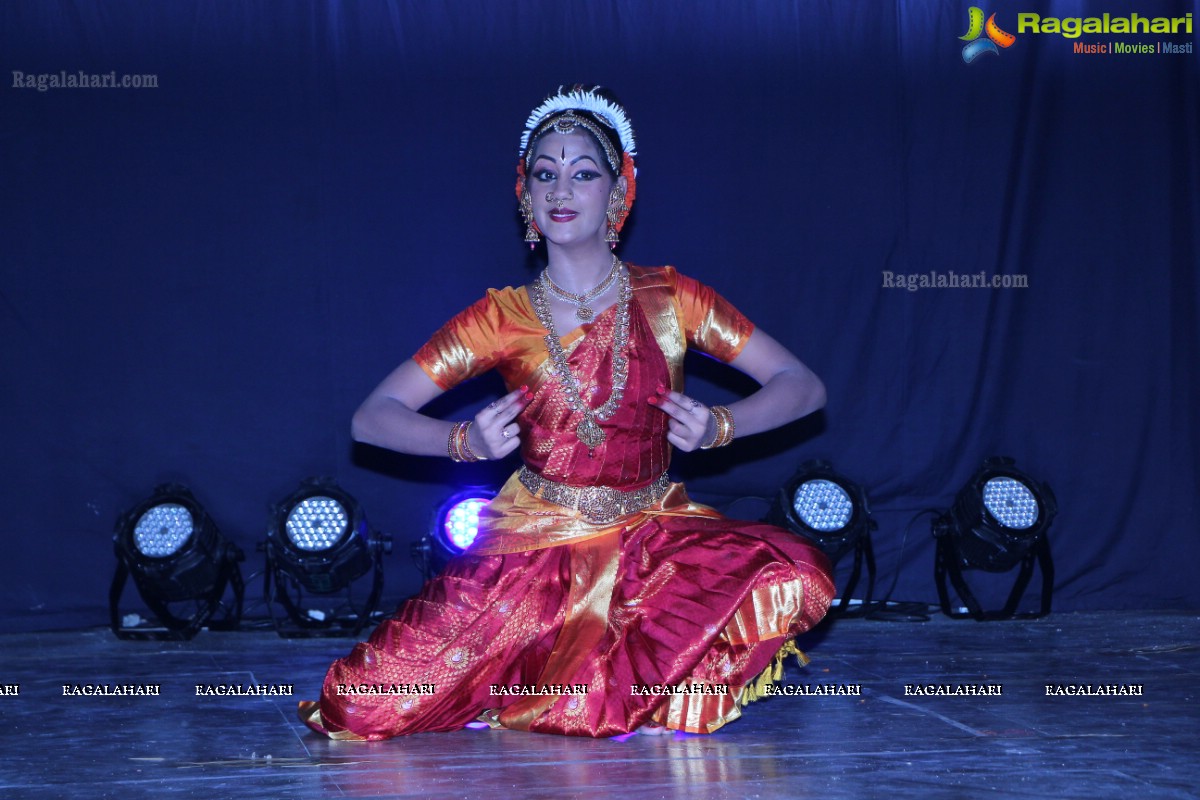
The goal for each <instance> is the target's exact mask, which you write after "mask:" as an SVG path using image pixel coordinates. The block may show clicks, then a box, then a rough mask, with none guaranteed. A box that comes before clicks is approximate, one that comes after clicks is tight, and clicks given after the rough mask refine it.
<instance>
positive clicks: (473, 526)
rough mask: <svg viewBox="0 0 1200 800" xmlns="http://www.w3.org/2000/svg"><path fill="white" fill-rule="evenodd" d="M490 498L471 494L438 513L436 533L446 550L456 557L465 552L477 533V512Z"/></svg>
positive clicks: (449, 504)
mask: <svg viewBox="0 0 1200 800" xmlns="http://www.w3.org/2000/svg"><path fill="white" fill-rule="evenodd" d="M491 499H492V498H491V497H480V496H477V495H476V494H474V493H472V494H471V495H468V496H466V497H462V498H461V499H456V500H454V501H453V502H451V503H448V504H447V506H446V507H445V510H444V511H443V512H442V513H440V514H439V515H438V516H439V519H440V521H441V524H440V525H438V533H439V534H440V535H441V536H440V538H441V542H442V544H443V545H445V547H446V549H447V550H448V551H450V552H451V553H453V554H454V555H458V554H459V553H462V552H465V551H466V550H467V549H468V548H469V547H470V546H471V543H472V542H474V541H475V536H476V534H478V533H479V510H480V509H481V508H483V507H484V506H486V505H487V504H488V503H489V502H490V501H491Z"/></svg>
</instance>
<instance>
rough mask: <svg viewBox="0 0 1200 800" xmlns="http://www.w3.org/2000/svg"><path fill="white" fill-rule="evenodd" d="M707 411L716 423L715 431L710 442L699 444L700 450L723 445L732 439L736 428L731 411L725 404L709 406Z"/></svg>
mask: <svg viewBox="0 0 1200 800" xmlns="http://www.w3.org/2000/svg"><path fill="white" fill-rule="evenodd" d="M708 413H710V414H712V416H713V421H714V422H716V423H717V433H716V435H715V436H713V440H712V441H711V442H709V443H708V444H702V445H700V449H701V450H712V449H713V448H715V447H724V446H725V445H727V444H729V443H730V442H732V441H733V435H734V433H735V432H736V429H737V426H736V425H734V423H733V412H732V411H730V410H729V409H728V408H726V407H725V406H710V407H709V409H708Z"/></svg>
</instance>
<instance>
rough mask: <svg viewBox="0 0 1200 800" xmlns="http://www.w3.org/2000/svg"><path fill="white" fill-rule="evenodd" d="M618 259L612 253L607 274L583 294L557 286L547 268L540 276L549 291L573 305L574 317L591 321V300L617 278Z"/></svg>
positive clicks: (592, 314) (605, 290)
mask: <svg viewBox="0 0 1200 800" xmlns="http://www.w3.org/2000/svg"><path fill="white" fill-rule="evenodd" d="M620 263H621V261H620V259H618V258H617V256H616V254H614V255H613V262H612V269H610V270H609V271H608V275H607V276H606V277H605V278H604V280H602V281H600V282H599V283H598V284H596V285H595V286H593V287H592V288H591V289H588V290H587V291H586V292H584V293H583V294H575V293H574V292H568V291H567V290H566V289H564V288H562V287H561V286H559V285H558V284H557V283H555V282H554V280H553V279H552V278H551V277H550V272H549V270H543V272H542V276H543V277H544V278H545V279H546V286H547V288H549V289H550V293H551V294H553V295H554V296H555V297H557V298H559V299H560V300H566V301H567V302H568V303H571V304H572V305H574V306H575V318H576V319H578V320H579V321H580V322H591V321H592V320H593V319H595V317H596V312H595V311H594V310H593V309H592V306H591V302H592V301H593V300H595V299H596V298H597V297H599V296H600V295H602V294H604V293H605V292H607V291H608V287H610V286H612V285H613V281H615V280H616V279H617V265H618V264H620Z"/></svg>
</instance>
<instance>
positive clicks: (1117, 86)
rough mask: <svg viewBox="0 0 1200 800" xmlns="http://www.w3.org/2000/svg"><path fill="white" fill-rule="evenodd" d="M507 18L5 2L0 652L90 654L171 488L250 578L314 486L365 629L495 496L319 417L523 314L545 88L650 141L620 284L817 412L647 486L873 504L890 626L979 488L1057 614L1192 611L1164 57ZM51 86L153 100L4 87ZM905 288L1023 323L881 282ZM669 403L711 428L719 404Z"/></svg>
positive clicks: (484, 10) (1191, 300) (1193, 452)
mask: <svg viewBox="0 0 1200 800" xmlns="http://www.w3.org/2000/svg"><path fill="white" fill-rule="evenodd" d="M508 6H509V4H504V3H488V2H482V1H479V2H452V3H444V4H441V3H430V2H408V1H402V0H396V2H389V3H384V2H362V3H340V2H327V3H321V2H310V3H290V4H279V3H276V2H270V1H269V0H247V1H246V2H238V3H211V2H201V1H200V0H184V1H181V2H174V3H158V2H148V1H147V2H103V3H101V2H77V3H68V2H44V1H41V0H39V1H38V2H32V1H30V0H10V1H9V2H6V3H4V4H2V5H0V53H2V54H3V55H2V56H0V63H2V66H3V68H4V70H5V73H4V76H3V77H4V88H3V89H0V141H2V142H3V146H2V162H0V165H2V166H0V168H2V169H3V176H2V178H0V185H2V186H3V199H2V203H3V205H2V207H0V219H2V220H3V223H2V224H3V230H4V233H3V237H2V245H0V247H2V251H0V256H2V259H3V261H2V269H3V280H2V282H0V353H2V356H3V372H2V380H3V385H2V387H0V389H2V394H0V403H2V412H3V422H2V423H0V424H2V426H3V427H2V429H0V437H2V445H0V449H2V455H0V491H2V492H3V500H4V503H3V515H2V516H0V520H2V521H0V532H2V533H3V536H4V543H5V551H6V557H5V558H4V559H3V560H2V561H0V615H3V619H4V622H3V625H4V627H6V628H14V627H24V628H38V627H41V628H49V627H57V626H63V625H88V624H103V622H104V621H105V610H104V609H105V597H106V590H107V585H108V581H109V579H110V576H111V570H112V567H113V564H114V560H113V556H112V552H111V533H112V526H113V522H114V520H115V519H116V518H117V516H118V515H119V514H120V512H121V511H123V510H124V509H126V508H127V507H128V506H130V505H131V504H133V503H135V502H137V501H138V500H140V499H141V498H142V497H144V496H145V495H146V494H147V493H148V492H149V491H150V489H151V488H152V487H153V486H154V485H155V484H156V483H158V482H161V481H164V480H167V479H179V480H184V481H186V482H187V483H188V484H190V485H191V486H192V487H193V489H194V490H195V491H196V493H197V494H198V495H199V497H200V498H201V500H202V501H203V502H204V503H205V504H206V505H207V506H208V508H209V509H210V510H211V511H212V513H213V514H214V515H215V517H216V518H217V520H218V521H219V522H220V523H221V525H222V527H223V528H224V529H225V531H226V532H227V533H228V534H229V535H231V536H232V537H233V538H234V539H235V540H237V541H238V542H239V543H240V544H241V545H243V546H244V547H245V548H246V549H247V550H249V551H253V546H254V544H255V543H256V542H257V541H258V540H260V539H261V538H262V536H263V534H264V531H265V527H266V521H267V515H266V508H267V505H268V504H269V503H271V502H273V501H276V500H278V499H280V498H281V497H282V496H283V495H285V494H286V493H288V492H289V491H290V490H291V489H292V488H294V487H295V485H296V483H297V482H298V480H299V479H300V478H302V477H304V476H306V475H310V474H328V475H332V476H334V477H336V478H337V479H338V480H339V481H341V482H342V484H343V485H344V486H345V487H346V488H347V489H349V490H350V491H351V492H353V493H355V494H357V495H358V496H359V498H360V499H361V500H362V501H363V503H364V505H365V506H366V508H367V513H368V514H369V516H370V517H371V519H372V521H373V522H374V523H375V524H376V525H377V526H378V527H381V528H383V529H385V530H386V531H387V532H389V533H391V534H393V535H394V536H395V537H396V538H397V540H398V542H399V543H400V545H401V546H400V547H398V550H400V551H401V553H400V554H397V555H394V556H392V557H391V559H390V560H389V564H388V587H387V592H386V595H387V598H388V602H389V603H394V602H395V601H396V600H398V599H399V598H402V597H404V596H406V595H408V594H410V593H411V592H412V591H414V590H415V588H416V586H417V583H418V576H417V573H416V571H415V570H414V569H413V568H412V566H411V565H410V564H409V562H408V559H407V557H406V556H405V555H403V551H404V550H405V549H406V547H405V545H406V543H407V542H408V541H410V540H412V539H415V538H417V537H419V536H420V535H421V534H422V533H423V532H424V531H425V529H426V528H427V526H428V524H429V521H430V517H431V514H432V510H433V508H434V506H436V505H437V503H438V502H439V501H440V500H442V499H443V498H444V497H445V496H446V495H447V494H449V493H450V491H451V490H452V488H453V487H454V486H456V485H458V484H460V483H463V482H471V481H486V480H495V479H498V478H499V477H502V476H503V474H504V473H505V472H507V471H508V470H510V469H511V468H512V465H511V464H505V465H503V466H500V467H497V465H483V466H482V467H475V466H471V467H468V466H463V467H455V466H452V465H451V464H450V463H449V462H448V460H440V461H439V460H433V459H417V458H406V457H399V456H392V455H389V454H384V453H381V452H378V451H370V450H363V449H355V448H354V447H352V445H351V442H350V440H349V419H350V415H351V414H352V412H353V411H354V409H355V407H356V406H357V404H358V402H359V401H360V400H361V398H363V397H364V396H365V395H366V393H367V392H368V391H369V390H370V389H371V388H372V386H373V385H374V384H375V383H376V382H377V381H378V380H379V379H380V378H381V377H382V376H383V375H384V374H385V373H386V372H387V371H388V370H390V369H391V368H392V367H393V366H394V365H395V364H397V363H399V362H400V361H401V360H403V359H404V358H406V357H408V356H409V355H410V354H411V353H412V352H413V351H414V350H415V349H416V347H417V346H419V345H420V344H421V343H422V342H423V341H424V340H425V338H426V337H427V336H428V334H429V333H430V332H431V331H432V330H434V329H435V328H436V327H437V326H438V325H439V324H440V323H441V322H442V321H443V320H444V319H446V318H447V317H449V316H450V315H451V314H452V313H453V312H455V311H456V310H458V309H459V308H461V307H463V306H464V305H466V304H467V303H469V302H471V301H472V300H474V299H475V298H477V297H478V296H479V295H480V294H481V293H482V291H483V289H484V288H485V287H487V286H501V285H505V284H517V283H521V282H524V281H525V280H527V279H528V277H529V275H530V274H531V272H530V269H531V266H532V264H531V262H530V260H529V259H528V257H527V251H526V250H525V249H524V247H523V244H522V242H521V240H520V234H521V230H522V228H521V226H520V224H519V222H518V219H517V215H516V209H515V201H514V198H513V195H512V184H513V179H514V166H515V161H516V148H517V142H518V138H519V134H520V129H521V124H522V123H523V122H524V119H525V116H526V114H527V113H528V110H529V109H530V108H531V107H532V106H533V105H534V104H536V103H537V102H538V101H540V99H541V98H542V96H543V95H544V94H545V93H546V92H547V91H550V90H552V89H553V88H555V87H556V86H557V85H558V84H559V83H562V82H564V81H566V82H572V81H577V80H582V81H589V82H599V83H604V84H607V85H609V86H611V87H613V88H614V89H615V90H616V91H617V93H618V94H619V95H620V96H621V97H622V98H623V99H624V101H625V102H626V104H627V106H628V108H629V109H630V111H631V113H632V115H633V119H634V123H635V125H636V127H637V129H638V133H639V135H640V144H641V147H640V149H641V152H642V157H641V158H640V160H639V166H640V173H639V187H638V202H637V206H636V208H635V210H634V213H633V219H632V222H631V226H630V228H629V230H628V235H627V236H626V241H625V243H624V244H623V245H622V249H621V254H622V255H623V256H624V257H625V258H626V259H628V260H630V261H633V262H635V263H642V264H662V263H672V264H675V265H676V266H678V267H679V268H680V269H681V270H683V271H685V272H687V273H690V274H692V275H694V276H696V277H698V278H700V279H702V280H704V281H706V282H708V283H711V284H713V285H715V286H716V287H718V288H719V289H720V290H721V291H722V292H724V293H725V294H726V295H727V296H728V297H729V298H730V299H732V300H733V301H734V302H735V303H736V304H737V305H738V306H739V307H740V308H742V310H744V311H745V312H746V313H747V314H748V315H749V316H750V317H751V318H752V319H754V320H755V321H756V322H757V323H758V324H759V325H761V326H762V327H763V328H764V329H765V330H768V331H770V332H771V333H772V334H773V335H774V336H776V337H777V338H779V339H781V340H782V341H784V342H785V343H786V344H788V345H789V346H791V347H792V348H793V349H794V350H795V351H796V352H797V353H798V354H799V355H800V356H801V357H802V358H803V359H805V360H806V361H807V362H808V363H809V364H810V365H811V366H812V367H813V368H814V369H815V370H816V371H817V373H818V374H820V375H821V376H822V377H823V378H824V379H825V381H826V383H827V385H828V390H829V398H830V399H829V405H828V408H827V409H826V411H825V412H823V414H821V415H819V416H818V417H816V418H814V419H810V420H807V421H804V422H802V423H799V424H796V425H794V426H791V427H789V428H787V429H785V430H784V431H782V432H781V433H779V434H776V435H771V436H769V437H758V438H757V439H747V440H744V441H740V442H737V443H735V445H734V446H732V447H731V448H728V449H727V450H725V451H721V452H719V453H701V454H696V455H685V456H680V457H678V458H677V459H676V463H675V473H676V474H677V475H678V476H682V477H684V478H686V479H687V480H688V482H689V486H690V487H691V488H692V489H693V491H694V494H696V495H698V496H699V497H701V498H702V499H706V500H709V501H711V502H714V503H717V504H726V503H730V502H734V501H737V499H738V498H743V497H753V496H769V495H771V494H772V493H773V492H774V491H775V490H776V488H777V487H778V486H779V484H780V483H781V482H782V481H783V480H785V479H786V478H787V477H789V475H790V474H791V473H792V471H793V470H794V469H795V467H796V465H797V464H798V463H799V462H800V461H802V460H804V459H806V458H810V457H813V456H825V457H829V458H832V459H833V461H834V462H835V464H836V466H837V467H838V468H839V469H840V470H841V471H843V472H845V473H846V474H848V475H850V476H851V477H854V478H856V479H858V480H859V481H861V482H862V483H864V484H865V485H866V487H867V488H868V491H869V492H870V495H871V499H872V503H873V506H874V510H875V512H876V516H877V519H878V520H879V523H880V529H879V532H878V534H877V549H878V551H879V560H880V566H881V570H882V573H883V577H884V578H885V579H887V580H890V578H891V576H892V575H893V574H894V573H895V572H896V571H897V570H898V571H899V582H898V586H897V589H896V592H895V596H896V597H897V598H902V599H919V600H932V599H933V598H934V590H933V581H932V550H933V547H932V541H931V539H930V537H929V532H928V527H927V525H924V524H919V525H917V526H915V527H914V528H913V531H912V533H911V534H910V536H909V538H908V541H907V543H906V546H905V547H904V548H903V550H901V539H902V534H903V530H904V527H905V524H906V523H907V522H908V520H909V519H910V517H911V516H912V514H913V513H914V512H915V511H917V510H919V509H922V508H926V507H929V506H945V505H947V504H948V503H949V502H950V500H951V499H952V497H953V495H954V493H955V492H956V491H957V490H958V488H959V487H960V486H961V485H962V484H963V482H964V481H966V480H967V478H968V477H969V476H970V475H971V473H972V472H973V471H974V470H975V468H976V467H977V466H978V464H979V463H980V461H981V459H982V458H984V457H985V456H988V455H991V454H995V453H1004V454H1008V455H1011V456H1013V457H1015V458H1016V459H1017V462H1018V465H1019V466H1022V467H1024V468H1026V469H1027V470H1029V471H1030V472H1032V473H1034V474H1035V475H1037V476H1039V477H1042V478H1044V479H1045V480H1046V481H1048V482H1049V483H1050V484H1051V485H1052V486H1053V488H1054V490H1055V491H1056V493H1057V495H1058V498H1059V502H1060V506H1061V513H1060V516H1059V519H1058V521H1057V523H1056V525H1055V527H1054V529H1053V531H1052V540H1053V549H1054V553H1055V556H1056V560H1057V565H1058V579H1057V595H1056V607H1057V608H1060V609H1097V608H1126V607H1137V608H1163V607H1193V608H1194V607H1197V606H1198V605H1200V589H1198V588H1197V585H1198V582H1197V581H1196V580H1195V577H1194V576H1195V566H1194V565H1195V563H1196V557H1197V555H1198V553H1197V544H1196V539H1197V537H1196V532H1197V513H1196V498H1197V494H1198V483H1197V482H1198V480H1200V470H1198V468H1197V464H1198V463H1200V455H1198V454H1200V443H1198V439H1200V426H1198V425H1197V416H1196V409H1197V408H1198V403H1197V396H1196V390H1195V388H1194V385H1193V382H1194V378H1195V372H1196V364H1197V348H1198V346H1200V344H1198V342H1200V326H1198V322H1197V301H1198V288H1197V280H1196V278H1197V259H1198V255H1197V231H1198V229H1200V188H1198V187H1200V158H1198V153H1200V97H1198V92H1197V86H1198V84H1200V80H1198V75H1200V60H1198V56H1197V55H1196V54H1195V53H1192V54H1184V55H1160V54H1152V55H1120V54H1106V55H1081V54H1075V53H1073V52H1072V40H1069V39H1066V38H1063V37H1061V36H1058V35H1046V34H1042V35H1035V34H1032V33H1027V32H1026V33H1019V34H1018V37H1017V41H1016V43H1015V44H1014V45H1013V46H1012V47H1010V48H1008V49H1006V50H1003V51H1001V52H1000V53H999V54H998V55H985V56H983V57H981V58H979V59H978V60H976V61H975V62H973V63H971V64H966V63H964V60H963V58H962V56H961V50H962V47H963V42H961V41H960V40H959V39H958V37H959V36H960V35H961V34H963V33H964V31H965V30H966V28H967V10H968V6H969V4H968V3H959V2H940V3H933V2H931V3H916V2H903V1H901V2H890V3H883V2H878V3H875V2H872V3H838V4H834V3H782V2H758V3H739V4H731V3H725V2H695V0H687V1H686V2H684V1H683V0H680V2H663V3H655V4H651V3H643V2H633V1H632V0H614V1H611V2H601V1H599V0H592V1H590V2H571V1H569V0H568V1H564V0H553V1H552V2H551V1H547V0H536V1H534V2H527V3H520V4H515V3H514V4H512V6H513V7H511V8H510V7H508ZM985 11H986V12H987V13H989V14H990V13H991V12H992V11H995V12H997V18H996V19H997V22H998V23H999V24H1000V26H1001V27H1002V28H1005V29H1006V30H1008V31H1010V32H1013V33H1017V30H1016V28H1017V25H1016V14H1017V13H1018V12H1028V11H1038V12H1040V13H1042V14H1057V15H1058V16H1089V15H1096V14H1099V13H1102V12H1110V13H1113V14H1120V15H1129V14H1130V13H1131V12H1137V13H1138V14H1140V15H1142V16H1180V15H1183V14H1185V13H1192V14H1193V15H1194V16H1195V15H1196V4H1195V3H1187V2H1151V1H1149V0H1147V2H1138V3H1132V2H1131V3H1083V2H1072V3H1068V2H1056V3H1045V2H1030V3H1027V4H1021V5H1015V4H1004V5H1002V6H1001V5H999V4H994V5H993V6H989V7H985ZM1195 39H1196V37H1195V35H1187V36H1183V35H1180V36H1174V37H1169V36H1160V35H1142V36H1130V37H1117V36H1102V35H1101V36H1085V37H1082V39H1081V40H1080V41H1112V40H1118V41H1151V42H1159V41H1173V42H1178V43H1189V42H1190V43H1192V49H1193V50H1194V49H1195ZM79 70H83V71H86V72H96V73H107V72H110V71H115V72H117V73H119V74H121V73H129V74H138V75H143V74H147V75H154V76H157V83H158V86H157V88H155V89H88V90H83V89H61V90H50V91H45V92H39V91H37V90H33V89H20V88H14V87H12V86H11V83H12V81H11V80H10V74H11V72H12V71H19V72H23V73H26V74H37V73H59V72H60V71H66V72H68V73H75V72H78V71H79ZM930 271H936V272H939V273H942V274H948V273H949V272H950V271H954V272H955V273H958V274H960V275H961V274H964V273H979V272H981V271H982V272H984V273H986V274H988V275H989V276H990V275H993V274H996V275H1023V276H1027V280H1028V284H1029V285H1028V288H1024V289H925V290H919V291H913V292H910V291H906V290H904V289H900V288H887V287H885V285H884V283H885V272H891V273H894V274H897V275H900V274H904V275H908V274H914V273H928V272H930ZM692 366H693V367H694V370H693V375H694V376H698V377H695V378H694V379H693V382H692V383H691V384H690V385H689V390H690V391H692V392H693V393H695V394H696V395H697V396H699V397H701V398H702V399H704V400H706V401H710V402H712V401H716V400H719V399H722V398H729V397H732V396H733V395H735V394H736V393H738V392H742V391H745V390H746V389H747V388H748V387H747V385H746V382H745V381H744V380H743V379H741V378H740V377H737V376H733V375H729V374H727V373H726V372H723V371H721V370H720V369H719V368H717V367H716V366H715V365H713V364H711V363H710V362H704V361H702V360H697V362H696V363H694V364H693V365H692ZM498 388H499V385H498V383H497V382H495V381H490V380H488V379H484V380H483V381H480V382H477V383H476V384H474V385H471V386H469V387H465V388H463V389H461V390H460V391H459V392H457V393H455V394H452V395H449V396H447V397H446V398H444V400H443V401H439V403H438V404H437V406H436V409H435V410H436V412H437V413H439V414H443V415H445V416H447V417H454V418H462V417H464V416H465V415H467V414H468V413H469V412H471V411H472V410H473V409H474V408H475V407H477V405H478V404H479V403H483V402H487V400H488V399H489V398H490V397H491V396H493V395H494V393H495V392H496V391H497V390H498ZM731 511H732V513H734V514H739V513H740V514H743V515H746V516H756V515H758V514H760V513H761V512H762V511H763V507H762V504H761V503H758V502H752V501H737V502H734V505H733V506H732V508H731ZM258 558H259V556H257V555H256V554H253V552H251V556H250V563H249V565H248V567H249V569H250V570H251V571H253V570H255V569H257V568H258V567H259V565H260V564H259V561H258ZM251 591H252V592H255V593H257V591H258V587H257V586H255V587H254V588H252V590H251Z"/></svg>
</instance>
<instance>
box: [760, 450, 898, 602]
mask: <svg viewBox="0 0 1200 800" xmlns="http://www.w3.org/2000/svg"><path fill="white" fill-rule="evenodd" d="M767 520H768V522H771V523H772V524H774V525H778V526H780V527H782V528H787V529H788V530H790V531H792V532H793V533H796V534H798V535H799V536H802V537H804V538H805V539H808V540H809V541H811V542H812V543H813V544H815V545H816V546H817V547H818V548H819V549H820V550H821V552H823V553H824V554H825V555H826V556H828V557H829V561H830V563H831V564H834V565H836V564H837V562H838V561H839V560H841V558H842V557H843V556H845V555H846V554H847V553H849V552H851V551H853V552H854V566H853V568H852V570H851V573H850V578H849V580H847V582H846V584H845V587H844V588H843V590H842V592H841V595H842V596H841V600H840V601H839V603H838V604H837V606H836V607H835V610H837V611H845V609H846V606H847V604H848V603H849V601H850V597H851V595H852V593H853V592H854V590H855V588H856V587H857V585H858V580H859V578H860V577H861V575H862V567H863V564H864V563H865V564H866V567H867V593H866V598H865V600H864V603H863V606H864V607H867V606H870V604H871V597H872V595H873V594H874V590H875V552H874V549H873V547H872V546H871V531H872V529H874V528H875V527H876V525H875V521H874V520H872V519H871V510H870V508H869V507H868V505H867V494H866V492H865V491H864V490H863V488H862V487H861V486H859V485H858V484H856V483H854V482H853V481H851V480H849V479H848V478H846V477H844V476H842V475H839V474H838V473H836V472H834V470H833V467H832V466H831V465H830V463H829V462H828V461H822V460H813V461H807V462H805V463H804V464H802V465H801V466H800V469H799V470H798V471H797V472H796V474H795V475H794V476H792V478H791V480H789V481H788V482H787V483H785V484H784V485H783V487H782V488H781V489H780V490H779V495H778V496H777V498H776V501H775V504H774V506H773V507H772V509H771V513H770V515H769V516H768V518H767Z"/></svg>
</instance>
